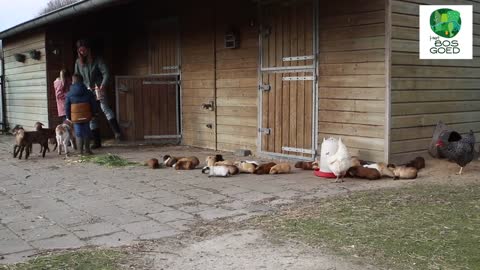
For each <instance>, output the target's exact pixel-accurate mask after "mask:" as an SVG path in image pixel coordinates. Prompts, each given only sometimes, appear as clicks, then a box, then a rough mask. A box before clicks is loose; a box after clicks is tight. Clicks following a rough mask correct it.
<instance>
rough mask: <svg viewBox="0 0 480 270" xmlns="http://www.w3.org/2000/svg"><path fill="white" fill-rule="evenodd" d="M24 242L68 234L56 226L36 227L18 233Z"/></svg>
mask: <svg viewBox="0 0 480 270" xmlns="http://www.w3.org/2000/svg"><path fill="white" fill-rule="evenodd" d="M18 234H19V235H20V237H22V238H23V239H24V240H26V241H35V240H41V239H46V238H51V237H58V236H64V235H67V234H69V232H68V231H67V230H65V229H64V228H62V227H60V226H58V225H55V224H54V225H51V226H46V227H38V228H35V229H32V230H25V231H21V232H19V233H18Z"/></svg>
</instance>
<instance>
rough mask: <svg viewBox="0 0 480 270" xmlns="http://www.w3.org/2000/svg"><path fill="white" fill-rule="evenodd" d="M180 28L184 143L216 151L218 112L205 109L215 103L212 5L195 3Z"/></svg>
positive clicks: (184, 12)
mask: <svg viewBox="0 0 480 270" xmlns="http://www.w3.org/2000/svg"><path fill="white" fill-rule="evenodd" d="M180 25H181V55H182V75H181V80H182V95H181V99H182V128H183V144H186V145H192V146H198V147H205V148H211V149H216V116H215V112H214V111H210V110H205V109H202V104H203V103H209V102H210V101H215V46H214V17H213V6H209V5H206V4H205V3H203V2H202V3H199V2H192V3H191V6H189V8H188V9H185V10H184V11H183V13H182V15H181V17H180ZM207 124H210V125H211V126H212V128H208V127H207Z"/></svg>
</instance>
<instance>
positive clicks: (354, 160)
mask: <svg viewBox="0 0 480 270" xmlns="http://www.w3.org/2000/svg"><path fill="white" fill-rule="evenodd" d="M351 160H352V167H355V166H364V165H367V164H368V163H367V162H366V161H364V160H361V159H359V158H358V157H356V156H353V157H352V158H351Z"/></svg>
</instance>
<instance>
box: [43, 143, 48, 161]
mask: <svg viewBox="0 0 480 270" xmlns="http://www.w3.org/2000/svg"><path fill="white" fill-rule="evenodd" d="M47 149H48V143H47V145H44V146H43V152H42V157H43V158H45V153H46V152H47Z"/></svg>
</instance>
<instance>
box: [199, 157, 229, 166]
mask: <svg viewBox="0 0 480 270" xmlns="http://www.w3.org/2000/svg"><path fill="white" fill-rule="evenodd" d="M205 162H206V163H207V166H220V165H229V166H234V162H233V161H230V160H225V159H223V156H222V155H215V156H208V157H207V158H206V159H205Z"/></svg>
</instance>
